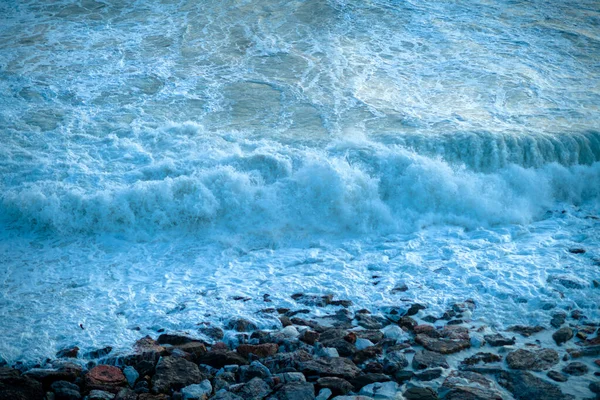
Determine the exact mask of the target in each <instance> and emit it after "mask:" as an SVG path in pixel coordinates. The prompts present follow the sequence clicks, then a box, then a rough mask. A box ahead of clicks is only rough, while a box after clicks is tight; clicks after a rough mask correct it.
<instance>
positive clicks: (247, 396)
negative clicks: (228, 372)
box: [231, 378, 271, 400]
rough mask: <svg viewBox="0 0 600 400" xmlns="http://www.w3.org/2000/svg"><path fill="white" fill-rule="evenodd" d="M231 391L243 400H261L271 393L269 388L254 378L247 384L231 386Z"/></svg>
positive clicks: (260, 380) (263, 382)
mask: <svg viewBox="0 0 600 400" xmlns="http://www.w3.org/2000/svg"><path fill="white" fill-rule="evenodd" d="M231 391H232V392H234V393H235V394H237V395H238V396H240V397H241V398H243V399H244V400H262V399H264V398H265V397H267V395H268V394H269V393H271V388H270V387H269V385H267V383H266V382H265V381H263V380H262V379H260V378H254V379H252V380H251V381H250V382H248V383H244V384H241V385H236V386H232V387H231Z"/></svg>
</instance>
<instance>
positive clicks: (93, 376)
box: [85, 365, 127, 393]
mask: <svg viewBox="0 0 600 400" xmlns="http://www.w3.org/2000/svg"><path fill="white" fill-rule="evenodd" d="M125 385H127V379H126V378H125V375H123V372H122V371H121V369H119V368H117V367H113V366H111V365H98V366H96V367H94V368H92V369H91V370H89V371H88V373H87V374H86V375H85V387H86V390H101V391H105V392H110V393H117V392H118V391H119V390H120V389H121V388H122V387H123V386H125Z"/></svg>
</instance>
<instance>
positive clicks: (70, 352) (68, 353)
mask: <svg viewBox="0 0 600 400" xmlns="http://www.w3.org/2000/svg"><path fill="white" fill-rule="evenodd" d="M78 353H79V347H77V346H73V347H68V348H66V349H62V350H59V351H58V353H56V357H57V358H77V354H78Z"/></svg>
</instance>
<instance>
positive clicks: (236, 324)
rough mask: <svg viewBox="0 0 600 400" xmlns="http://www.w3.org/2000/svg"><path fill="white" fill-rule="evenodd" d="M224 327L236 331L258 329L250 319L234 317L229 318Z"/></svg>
mask: <svg viewBox="0 0 600 400" xmlns="http://www.w3.org/2000/svg"><path fill="white" fill-rule="evenodd" d="M225 328H226V329H230V330H234V331H236V332H252V331H255V330H257V329H258V327H257V326H256V325H255V324H254V323H252V322H251V321H249V320H247V319H245V318H234V319H231V320H230V321H229V322H228V323H227V325H226V326H225Z"/></svg>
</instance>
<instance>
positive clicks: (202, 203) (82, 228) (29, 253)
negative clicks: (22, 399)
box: [0, 0, 600, 360]
mask: <svg viewBox="0 0 600 400" xmlns="http://www.w3.org/2000/svg"><path fill="white" fill-rule="evenodd" d="M154 3H155V4H147V2H128V1H122V2H121V1H88V0H82V1H80V2H77V3H73V2H67V1H65V2H60V1H56V2H51V3H49V2H43V1H39V0H38V1H29V2H27V1H23V2H19V3H18V4H17V3H15V2H1V3H0V16H1V17H0V18H1V22H2V23H0V93H2V95H1V96H0V132H1V135H2V140H1V142H0V227H1V231H0V238H1V241H0V305H1V306H0V315H1V316H2V321H3V325H4V327H3V330H2V331H1V332H0V355H2V356H3V357H4V358H6V359H8V360H36V359H41V358H42V357H46V356H51V355H53V354H54V352H55V351H56V350H57V349H58V348H60V347H62V346H66V345H71V344H77V345H79V346H80V347H81V348H82V349H91V348H95V347H98V346H101V345H108V344H110V345H115V346H116V347H117V348H127V347H128V346H129V345H130V344H131V342H132V341H133V340H135V339H137V338H138V337H139V336H140V335H141V334H146V333H153V332H155V331H156V330H157V329H159V328H164V329H174V330H188V331H190V332H194V331H195V329H196V324H198V323H199V322H203V321H212V322H216V323H220V322H223V321H225V320H226V319H227V318H229V317H231V316H233V315H238V314H242V315H251V316H254V317H255V318H256V321H257V323H259V324H260V325H261V326H263V327H269V326H273V325H274V324H275V325H276V324H277V321H275V320H273V319H271V318H270V317H268V316H264V315H260V314H254V313H255V311H257V310H259V309H261V308H264V307H265V306H269V305H272V304H276V305H283V306H285V305H287V306H293V304H292V303H291V299H290V298H289V296H290V295H291V294H292V293H295V292H299V291H305V292H314V293H324V292H330V293H333V294H335V295H336V296H337V297H339V298H349V299H352V300H353V301H354V302H355V304H356V307H358V308H364V307H372V308H374V309H377V308H378V307H382V308H384V307H386V306H390V305H402V304H404V303H405V302H408V301H411V300H418V301H422V302H425V303H428V304H430V305H431V308H432V309H431V310H430V312H431V313H433V314H437V313H441V312H442V311H443V310H444V307H445V306H446V305H447V304H448V303H450V302H453V301H461V300H464V299H466V298H473V299H475V301H476V302H477V304H478V308H477V310H476V312H475V313H474V315H473V317H474V318H475V319H478V320H481V321H484V322H486V323H488V324H490V325H493V326H498V327H503V326H506V325H511V324H514V323H542V324H547V323H548V321H549V319H550V314H551V312H552V310H555V309H570V308H581V309H583V310H584V312H585V314H586V315H587V316H588V317H589V318H598V317H599V316H600V315H599V313H598V306H597V304H598V301H599V300H600V296H599V295H598V289H595V288H594V287H593V285H592V280H593V279H598V274H597V271H598V262H599V261H598V260H599V257H600V249H599V243H600V240H599V239H600V230H599V227H600V220H598V217H600V213H599V212H600V207H599V195H600V131H599V130H598V127H599V122H600V113H599V112H598V111H599V105H600V78H599V77H600V58H599V54H600V35H598V30H597V26H598V23H599V22H600V7H598V4H597V2H594V1H589V2H586V1H578V2H577V4H568V5H566V4H563V3H562V2H554V1H552V2H541V1H528V2H515V1H510V2H509V1H500V2H486V1H479V2H470V3H469V4H464V3H461V2H455V1H441V2H440V1H435V2H434V1H419V2H397V1H290V2H278V1H264V0H263V1H221V2H206V1H205V2H197V1H167V0H164V1H160V2H154ZM573 247H582V248H585V249H586V250H587V252H586V253H585V254H584V255H574V254H571V253H569V252H568V249H569V248H573ZM374 275H375V276H380V278H375V279H374V278H372V276H374ZM563 276H567V277H569V278H570V279H572V280H575V281H576V282H577V283H578V285H579V286H581V288H565V287H564V286H563V285H561V284H560V283H559V281H558V280H556V279H555V278H556V277H563ZM376 282H379V283H378V284H376V285H375V284H374V283H376ZM401 282H404V283H406V284H407V285H408V286H409V288H410V289H409V291H408V292H405V293H402V294H398V295H392V294H391V293H390V291H391V289H392V288H393V287H395V286H396V285H397V284H399V283H401ZM265 293H269V294H271V296H272V298H273V301H274V303H264V302H263V301H262V295H263V294H265ZM234 296H248V297H251V298H252V300H250V301H248V302H240V301H234V300H233V299H232V298H233V297H234ZM315 311H316V312H320V311H319V310H315ZM79 324H82V325H83V326H84V328H85V329H83V330H82V329H81V328H80V327H79ZM137 327H139V328H140V331H137V330H134V329H133V328H137Z"/></svg>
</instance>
